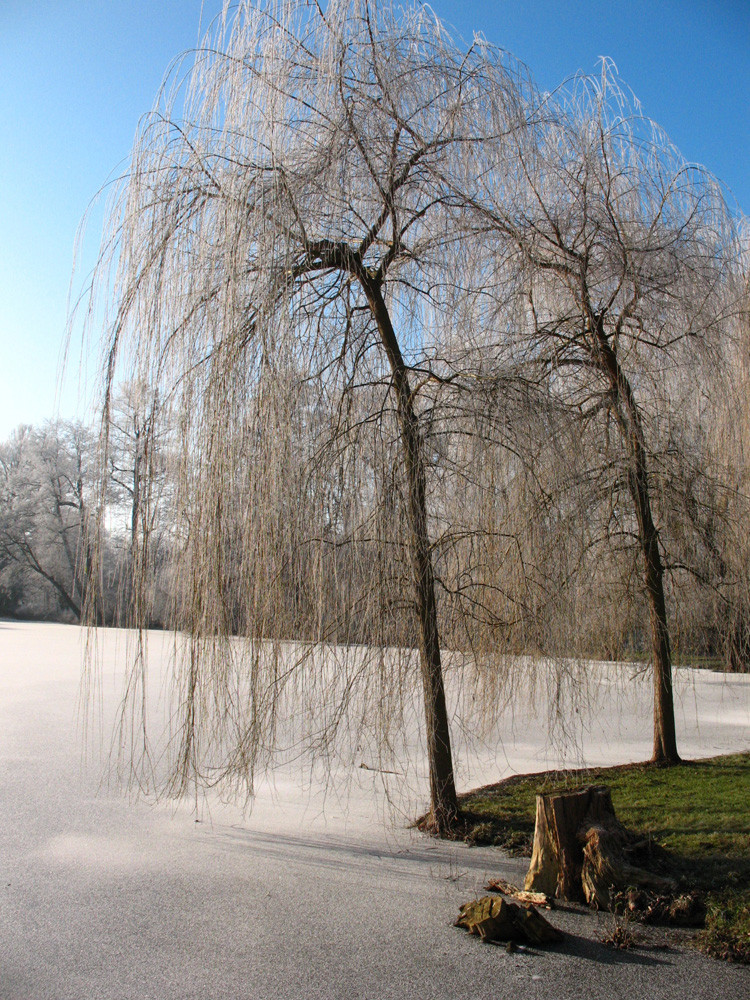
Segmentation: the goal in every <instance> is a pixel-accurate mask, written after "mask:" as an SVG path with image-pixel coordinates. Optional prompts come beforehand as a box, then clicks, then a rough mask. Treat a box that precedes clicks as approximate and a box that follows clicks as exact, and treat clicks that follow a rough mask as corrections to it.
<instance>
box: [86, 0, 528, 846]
mask: <svg viewBox="0 0 750 1000" xmlns="http://www.w3.org/2000/svg"><path fill="white" fill-rule="evenodd" d="M180 102H183V103H182V105H181V104H180ZM532 104H533V88H532V87H531V85H530V84H529V82H528V80H527V79H526V77H525V75H524V73H523V71H522V70H520V69H519V68H518V67H517V66H516V65H515V64H513V63H512V62H511V61H510V60H509V59H508V58H507V57H506V56H504V55H503V54H501V53H500V52H498V51H497V50H494V49H492V48H490V47H489V46H487V45H486V44H484V43H481V42H479V41H478V42H476V43H475V44H474V45H473V46H472V47H471V48H469V49H468V50H460V49H459V48H457V47H456V46H455V45H454V44H453V43H452V41H451V39H450V38H449V36H448V35H447V34H446V33H445V31H444V29H443V28H442V26H441V25H440V23H439V22H438V21H437V20H436V19H435V17H434V15H433V14H432V12H431V11H430V10H429V8H426V7H425V8H421V7H420V8H413V9H412V8H410V9H407V10H406V11H404V12H403V13H401V14H399V15H396V14H394V13H393V12H392V11H391V10H390V9H389V8H388V7H387V6H385V5H379V4H378V5H377V6H375V5H370V4H369V3H366V2H357V3H349V2H345V3H338V2H333V3H331V4H329V6H328V7H327V9H326V10H325V11H324V10H322V9H321V8H320V6H318V5H317V4H310V3H304V2H293V0H290V2H286V3H269V4H266V5H262V6H255V5H253V4H251V3H244V2H243V3H241V4H239V6H238V7H237V9H236V12H235V13H234V14H233V15H232V16H230V7H229V5H228V6H227V7H226V8H225V12H224V18H223V21H222V23H221V24H220V25H219V26H218V28H217V31H216V32H215V34H214V35H213V36H212V37H211V38H209V39H208V40H207V42H206V45H205V47H204V48H203V49H202V50H201V51H200V52H199V53H198V54H197V57H196V58H195V62H194V65H193V66H192V67H191V68H190V69H189V71H188V73H187V78H186V82H184V83H183V82H182V81H181V80H178V83H177V85H176V86H175V89H174V90H173V91H172V92H170V93H169V94H167V95H166V96H165V97H164V99H163V100H162V101H161V103H160V104H159V106H158V107H157V109H156V110H155V111H154V112H153V113H152V114H151V115H150V116H148V117H147V118H146V119H145V120H144V122H143V123H142V126H141V128H140V130H139V133H138V137H137V139H136V143H135V146H134V149H133V155H132V164H131V169H130V172H129V174H128V177H127V181H126V183H125V184H124V186H123V187H122V190H121V192H120V195H119V199H118V200H117V201H116V202H115V204H114V207H113V209H112V212H111V217H110V218H111V231H110V236H109V240H108V242H106V243H105V249H104V251H103V253H102V258H101V260H100V264H99V268H98V273H97V278H96V281H95V287H96V288H98V292H99V294H100V296H103V297H104V298H105V299H106V300H107V301H108V302H109V303H111V308H110V313H109V319H108V324H107V329H108V333H107V339H106V344H105V359H106V360H105V365H104V370H103V388H104V397H103V425H102V439H103V447H104V449H105V452H106V448H107V440H108V437H109V435H110V433H111V427H112V417H111V400H112V396H113V393H114V391H115V387H116V385H117V382H118V378H120V377H121V376H122V373H124V374H125V375H126V377H127V378H133V377H137V378H138V379H139V380H141V381H142V382H143V383H144V384H146V385H148V386H150V387H151V391H152V392H153V394H154V398H158V399H159V400H160V407H161V411H162V413H163V414H164V415H165V416H166V415H168V417H169V420H170V421H171V424H172V426H173V428H178V436H179V440H180V441H181V460H180V468H181V474H180V477H179V485H178V489H177V495H176V497H175V512H176V518H177V520H176V527H175V538H174V544H175V545H176V546H178V547H179V548H180V551H181V560H180V565H181V586H180V588H179V590H178V593H179V602H178V606H177V608H176V624H177V625H178V626H180V627H181V628H183V629H184V630H185V631H186V632H187V633H188V635H189V649H188V651H187V653H186V655H185V656H184V657H183V658H182V660H181V661H180V668H179V673H178V702H179V708H178V716H177V719H176V724H175V725H176V733H177V737H178V748H177V752H176V754H175V757H174V770H173V785H174V787H175V788H177V789H178V790H180V789H184V788H186V787H187V786H188V784H189V783H190V781H192V780H193V778H194V777H195V776H196V775H199V774H200V775H202V776H203V777H205V776H206V774H207V768H208V766H209V764H208V763H207V762H210V766H211V768H212V770H211V775H212V777H215V776H217V775H218V776H228V777H230V778H234V779H236V780H238V781H246V782H247V783H248V784H249V785H250V786H251V785H252V780H253V775H254V774H255V772H256V770H257V768H258V767H259V766H264V765H266V764H268V763H269V762H270V761H271V760H272V759H273V755H274V753H275V749H276V747H277V743H278V742H279V741H282V742H283V740H284V739H287V738H288V734H286V733H284V734H283V735H282V734H280V733H279V732H278V730H277V728H276V723H277V716H278V715H279V714H280V712H281V708H280V706H281V705H282V703H283V701H284V698H285V696H286V694H287V693H288V692H289V691H290V690H291V689H292V688H295V685H296V686H298V687H299V686H301V687H302V688H304V691H303V692H302V696H303V699H304V698H307V699H308V700H309V702H310V703H313V702H319V703H320V704H319V705H318V716H317V717H318V718H319V719H321V720H322V721H321V722H320V723H319V727H318V729H316V730H315V731H314V732H310V733H308V736H309V738H310V740H311V741H313V742H316V743H317V745H319V746H322V745H324V744H325V743H326V740H327V739H328V738H329V737H330V734H331V733H332V732H333V731H334V730H335V729H336V727H337V726H338V725H339V724H340V721H341V719H342V718H343V716H344V714H345V707H346V704H347V703H348V701H349V700H350V699H351V697H352V693H353V692H354V691H355V690H356V691H360V692H361V691H364V692H365V694H366V697H365V703H366V704H367V705H368V706H370V707H372V704H373V703H375V704H376V705H377V706H379V707H378V709H377V714H378V716H379V718H380V720H381V724H382V726H383V729H384V731H385V730H387V729H388V726H389V725H391V724H392V723H393V721H394V720H395V719H397V718H398V717H399V709H398V702H399V698H400V696H401V692H402V691H403V690H404V689H405V688H406V687H407V686H408V685H407V682H406V679H405V674H404V671H407V669H408V667H409V663H410V659H409V657H406V659H404V655H403V654H402V655H400V656H399V655H397V653H396V652H395V651H394V650H390V651H389V649H388V647H389V646H390V647H394V646H398V647H402V648H403V647H407V648H408V647H414V646H416V647H417V648H418V651H419V656H418V661H419V673H420V675H421V680H422V687H423V693H424V709H425V716H426V729H425V732H426V746H427V756H428V761H429V775H430V795H431V817H432V823H433V825H434V828H435V829H436V830H437V831H439V832H444V831H446V830H447V829H449V828H450V827H451V825H452V824H453V823H454V821H455V819H456V816H457V812H458V807H457V800H456V791H455V784H454V775H453V761H452V754H451V744H450V734H449V723H448V712H447V709H446V701H445V691H444V681H443V668H442V664H441V653H440V637H439V627H438V626H439V614H438V603H437V598H436V583H435V573H434V551H435V549H434V547H433V540H432V537H431V534H432V533H434V532H437V531H439V516H438V513H437V512H436V511H433V510H432V509H431V502H432V499H433V498H434V497H435V496H437V491H438V484H439V482H440V475H441V474H442V473H441V472H440V470H439V469H438V472H436V471H435V469H436V467H439V464H440V462H439V459H440V449H439V447H438V442H439V440H440V435H439V434H437V433H435V432H434V427H433V424H432V421H433V419H434V418H437V417H440V414H441V412H442V414H443V416H444V415H445V412H446V411H445V409H443V411H441V410H440V407H439V406H437V405H436V403H435V394H436V392H437V389H438V388H440V387H446V389H450V388H451V387H453V386H454V385H457V384H458V383H459V382H460V383H461V384H463V385H464V387H466V386H467V385H468V386H472V385H473V384H474V383H473V382H472V377H473V375H471V373H468V369H469V367H470V365H471V364H473V363H474V362H475V361H476V356H475V353H476V352H474V355H473V354H472V351H471V350H470V349H468V348H467V349H466V350H464V351H463V352H459V354H458V355H457V354H456V352H455V350H454V348H455V343H456V331H457V330H458V329H459V328H460V325H461V321H462V315H461V302H462V301H463V298H464V291H463V284H462V281H461V270H462V265H463V263H464V261H463V257H464V255H465V252H466V244H465V243H462V244H461V245H460V246H459V243H458V237H457V233H456V230H455V214H456V211H457V210H460V209H461V207H462V203H460V202H459V201H457V200H456V197H455V185H451V184H448V183H446V180H445V178H446V177H453V176H454V175H455V176H459V175H460V176H466V174H467V172H469V171H470V166H469V164H470V162H471V161H472V158H473V157H474V156H475V154H476V151H477V149H479V148H481V146H482V144H483V143H486V142H490V141H491V142H492V144H493V149H495V150H496V151H498V150H502V148H503V140H504V137H506V136H508V135H512V134H513V133H514V132H516V131H518V130H523V129H525V128H526V123H527V119H528V116H529V114H530V113H531V112H530V109H531V107H532ZM95 311H96V310H95V307H94V306H93V305H92V315H93V314H94V313H95ZM449 348H450V349H451V350H452V353H451V354H450V356H448V357H446V356H445V354H444V350H446V349H449ZM474 374H476V373H474ZM480 374H481V373H480ZM490 375H491V379H490V381H491V382H492V384H493V385H494V386H495V395H496V396H497V395H498V392H497V387H498V386H500V385H501V382H502V380H501V379H500V376H499V374H498V369H497V366H496V368H495V369H493V371H492V372H491V373H490ZM485 381H486V380H485ZM522 396H523V394H520V395H518V396H517V402H518V405H527V403H526V404H524V403H523V400H522ZM149 426H152V427H153V430H149V433H157V422H152V425H149ZM441 426H443V427H445V426H446V423H445V420H444V419H442V420H441ZM475 429H476V428H475ZM449 436H450V435H449ZM446 447H447V448H448V450H449V451H450V450H451V448H454V446H453V445H452V444H450V443H448V444H447V445H446ZM105 464H106V463H105ZM443 471H444V474H445V475H448V474H449V471H448V469H445V470H443ZM454 493H455V488H454ZM139 503H140V504H141V506H142V507H143V509H144V511H146V515H145V516H143V517H141V518H138V519H137V521H138V524H139V526H140V527H139V532H140V534H139V537H140V540H141V544H140V548H141V552H142V554H143V557H142V559H141V560H140V561H139V560H137V559H136V560H134V565H135V566H136V567H138V566H141V567H142V566H143V565H144V564H145V562H146V561H147V556H148V551H149V546H148V537H147V536H148V524H149V517H148V515H147V511H148V504H149V494H148V483H144V484H143V489H142V490H141V495H140V497H139ZM145 580H147V574H145V573H144V572H137V573H136V578H135V580H134V589H135V591H136V595H137V597H136V601H141V602H143V601H147V600H148V593H147V592H146V591H147V588H146V585H145V583H144V581H145ZM138 595H139V596H138ZM142 620H143V619H142ZM236 635H241V636H244V637H247V638H248V639H249V645H248V644H246V643H242V644H239V645H238V644H236V643H234V642H233V640H232V637H233V636H236ZM290 640H295V642H294V643H293V644H290ZM301 640H302V641H301ZM354 642H356V643H359V644H360V646H359V648H358V649H357V650H356V651H354V652H352V653H351V654H349V655H348V656H344V655H343V654H335V655H334V653H333V652H332V650H335V649H336V648H338V649H339V650H340V649H341V648H342V647H347V646H349V647H351V644H352V643H354ZM325 650H328V654H327V658H326V654H325V652H324V651H325ZM141 667H142V661H141V660H137V662H136V664H135V665H134V666H133V670H138V669H141ZM141 686H142V685H141V684H140V682H138V679H137V678H134V679H133V681H132V682H131V683H130V685H129V688H128V690H129V691H130V692H136V691H138V690H140V688H141ZM298 695H299V691H298ZM133 700H134V701H135V698H134V699H133ZM320 706H327V707H322V708H321V707H320ZM126 707H127V706H126ZM130 708H132V709H134V710H135V714H136V716H137V715H138V707H137V705H135V704H131V705H130ZM386 742H387V739H386Z"/></svg>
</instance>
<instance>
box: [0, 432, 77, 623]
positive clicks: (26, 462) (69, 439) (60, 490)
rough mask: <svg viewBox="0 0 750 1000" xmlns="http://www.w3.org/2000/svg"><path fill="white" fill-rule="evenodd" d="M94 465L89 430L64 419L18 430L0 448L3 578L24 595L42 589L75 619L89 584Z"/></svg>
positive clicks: (0, 547)
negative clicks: (90, 496) (49, 593)
mask: <svg viewBox="0 0 750 1000" xmlns="http://www.w3.org/2000/svg"><path fill="white" fill-rule="evenodd" d="M92 460H93V443H92V439H91V435H90V434H89V432H88V431H87V430H86V429H85V428H84V427H83V426H82V425H80V424H76V423H68V422H64V421H60V422H57V423H49V424H46V425H44V426H43V427H42V428H31V427H21V428H20V429H19V430H18V431H16V432H15V434H14V435H13V436H12V437H11V439H10V440H9V441H8V442H6V443H5V444H4V445H2V447H0V557H2V559H3V561H4V563H5V567H4V569H3V574H4V576H5V577H6V579H8V580H10V581H12V582H14V583H15V585H16V587H19V586H20V588H21V590H22V591H23V590H26V591H28V590H29V589H32V590H33V589H34V587H35V585H36V586H37V587H38V585H39V584H40V583H41V584H42V587H43V590H46V591H47V592H50V591H51V592H52V593H53V594H54V596H55V598H56V600H57V601H58V602H59V605H60V607H61V608H63V609H65V611H67V612H68V613H72V614H73V615H74V616H75V618H76V619H80V617H81V613H82V608H83V604H84V602H85V600H86V594H87V591H88V587H89V584H90V572H91V545H90V536H89V532H88V516H89V510H88V499H89V489H90V487H91V485H92V474H93V470H92ZM31 604H32V607H31V610H34V607H33V602H31Z"/></svg>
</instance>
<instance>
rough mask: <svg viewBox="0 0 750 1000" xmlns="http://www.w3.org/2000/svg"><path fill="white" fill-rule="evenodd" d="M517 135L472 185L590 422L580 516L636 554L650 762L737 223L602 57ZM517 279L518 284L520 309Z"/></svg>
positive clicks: (559, 383)
mask: <svg viewBox="0 0 750 1000" xmlns="http://www.w3.org/2000/svg"><path fill="white" fill-rule="evenodd" d="M513 141H514V142H516V143H517V148H516V150H515V153H514V154H511V160H512V162H513V163H514V164H515V167H514V168H513V169H509V166H508V163H509V159H508V151H507V146H508V144H507V142H506V143H505V144H504V149H503V155H500V154H499V153H496V152H494V151H492V149H491V146H490V145H489V144H488V145H487V146H485V147H484V149H483V154H484V157H485V158H486V160H485V161H484V162H483V164H482V166H483V169H482V168H480V172H479V175H478V176H479V180H478V182H477V183H476V184H475V185H474V188H473V190H472V188H471V187H470V185H469V184H468V183H467V180H468V179H466V180H464V181H463V182H462V185H461V189H462V191H463V192H464V193H467V192H469V191H472V194H471V197H470V198H467V199H466V202H465V204H466V205H467V206H469V207H470V208H471V209H472V211H473V213H474V220H475V221H474V227H475V228H474V233H475V238H476V239H478V240H480V241H482V243H483V245H484V247H485V255H486V257H487V258H488V259H494V260H495V261H496V265H495V266H496V270H497V280H496V283H497V284H498V285H499V286H500V287H502V288H503V292H502V293H501V295H500V296H499V297H498V308H497V310H496V315H495V320H494V322H495V327H496V329H497V330H498V331H499V333H498V335H499V336H501V337H504V338H506V339H509V340H510V341H511V342H513V343H514V344H515V357H516V359H517V362H518V370H519V371H524V372H526V377H527V378H528V380H529V381H530V382H532V383H533V384H535V385H537V386H540V387H541V386H542V385H543V386H544V387H545V393H546V395H547V396H548V397H549V398H550V399H552V400H555V401H556V403H557V404H558V407H559V412H560V413H561V414H567V419H568V420H569V421H571V422H572V424H573V426H575V427H576V428H577V434H578V437H579V440H580V447H579V448H577V449H573V450H572V451H571V452H570V453H569V455H570V456H571V457H575V456H577V455H581V454H584V460H583V461H582V462H581V463H580V464H579V465H578V470H577V472H576V476H575V478H576V480H577V481H578V482H579V483H580V484H582V485H583V486H588V489H585V490H584V491H583V492H582V493H581V496H582V497H588V501H587V502H588V511H587V512H586V513H584V512H583V511H582V510H581V508H579V511H580V513H579V516H581V517H582V522H583V523H588V525H589V526H590V527H592V526H593V528H594V535H595V534H596V533H597V527H596V522H597V520H598V531H600V532H601V537H602V538H603V540H605V541H606V542H607V545H608V548H609V549H610V551H611V550H612V549H616V548H620V549H621V550H622V551H624V552H627V551H628V550H629V551H630V552H631V553H633V554H634V555H637V557H638V560H639V562H640V571H639V574H638V575H639V576H640V581H641V593H642V595H643V599H644V600H645V605H646V607H647V609H648V614H649V618H650V631H651V662H652V664H653V671H654V744H653V759H654V761H656V762H674V761H677V760H679V757H678V752H677V743H676V735H675V719H674V702H673V694H672V663H671V649H670V630H669V623H668V608H667V591H666V586H665V554H666V558H667V562H669V552H668V548H669V541H670V539H669V537H668V531H667V529H668V526H669V521H670V512H672V511H674V510H675V488H676V487H677V486H678V485H679V484H680V483H684V475H683V473H684V469H680V468H679V465H680V459H683V460H684V459H685V457H686V453H685V451H683V450H681V449H680V447H679V442H680V428H684V427H685V425H686V423H687V422H689V420H690V414H691V413H692V414H694V413H695V407H694V406H691V405H690V403H691V399H694V397H695V394H696V392H697V391H700V392H701V393H704V394H706V395H707V396H710V395H712V394H713V395H717V394H718V395H719V396H721V395H722V393H723V391H724V389H725V385H724V384H723V383H722V376H723V374H724V373H723V370H722V369H723V367H724V364H725V362H726V359H727V358H728V357H730V355H731V353H732V349H731V342H732V341H733V339H734V338H735V335H736V332H737V331H736V318H737V315H738V309H739V303H740V301H741V281H740V280H739V279H740V277H741V269H740V268H739V267H738V263H739V242H738V239H737V233H736V226H735V221H734V219H733V218H732V216H731V214H730V212H729V211H728V209H727V206H726V203H725V200H724V198H723V196H722V193H721V190H720V188H719V186H718V185H717V184H716V182H715V181H714V180H713V179H712V178H711V177H710V176H708V175H707V174H706V173H705V172H703V171H702V170H700V169H697V168H693V167H690V166H688V165H687V164H685V162H684V161H683V160H682V159H681V157H680V156H679V155H678V154H677V153H676V152H675V150H674V149H673V148H672V147H671V146H670V144H669V143H668V141H667V140H666V138H665V137H664V135H663V134H662V133H661V132H660V130H659V129H658V128H657V127H656V126H654V125H653V123H651V122H649V121H646V120H644V119H643V118H642V117H641V116H640V115H639V113H638V109H637V108H635V107H633V105H632V104H630V103H628V101H627V99H626V97H625V95H624V93H623V91H622V89H621V88H620V87H619V85H618V83H617V81H616V79H614V77H613V75H612V74H611V72H610V69H609V67H608V66H607V65H606V64H604V66H603V72H602V77H601V79H600V80H598V81H597V80H592V79H588V78H586V79H576V80H575V81H573V83H572V85H571V86H570V87H568V88H563V89H561V90H560V91H559V92H558V93H557V94H556V95H555V96H554V99H553V98H550V102H549V107H548V113H547V114H546V115H545V116H544V118H539V119H538V120H537V121H536V122H535V123H534V124H533V127H530V128H529V129H528V130H526V131H525V132H516V133H514V135H513ZM496 164H500V165H501V172H500V174H499V175H498V173H497V170H496ZM465 218H468V215H467V216H466V217H465ZM508 275H513V276H514V280H515V286H516V288H517V289H518V295H517V297H516V300H515V303H514V308H513V309H512V310H510V311H509V309H508V299H507V292H506V291H505V289H506V288H507V282H508ZM699 387H700V388H699ZM570 467H571V470H574V469H575V462H574V463H572V464H571V466H570ZM581 473H583V475H584V477H585V478H584V479H582V478H581ZM672 520H674V519H672ZM665 546H666V548H665Z"/></svg>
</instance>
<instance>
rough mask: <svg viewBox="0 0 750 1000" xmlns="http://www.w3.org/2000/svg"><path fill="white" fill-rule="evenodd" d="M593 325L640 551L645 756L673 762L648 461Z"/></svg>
mask: <svg viewBox="0 0 750 1000" xmlns="http://www.w3.org/2000/svg"><path fill="white" fill-rule="evenodd" d="M594 326H595V331H596V344H597V348H598V351H597V353H596V354H595V359H598V363H599V364H600V366H601V367H602V368H603V369H604V372H605V373H606V375H607V377H608V378H609V382H610V385H611V386H612V390H613V392H614V394H615V400H616V403H617V404H618V405H617V406H616V407H615V412H616V415H617V421H618V425H619V427H620V430H621V433H622V435H623V437H624V439H625V444H626V447H627V450H628V457H629V468H628V488H629V490H630V495H631V497H632V500H633V506H634V507H635V514H636V519H637V521H638V541H639V543H640V547H641V554H642V557H643V580H644V583H645V586H646V598H647V600H648V606H649V617H650V622H651V655H652V658H653V673H654V749H653V755H652V757H651V759H652V761H653V762H654V763H655V764H678V763H679V762H680V755H679V754H678V752H677V734H676V728H675V718H674V696H673V692H672V653H671V650H670V646H669V629H668V628H667V606H666V599H665V596H664V567H663V566H662V561H661V553H660V551H659V532H658V531H657V529H656V525H655V524H654V519H653V516H652V512H651V497H650V490H649V477H648V462H647V459H646V446H645V439H644V435H643V428H642V426H641V417H640V411H639V409H638V404H637V403H636V399H635V396H634V394H633V390H632V387H631V385H630V382H629V381H628V379H627V377H626V375H625V373H624V371H623V370H622V368H621V366H620V362H619V360H618V358H617V355H616V353H615V351H614V349H613V347H612V345H611V344H610V343H609V340H608V339H607V336H606V334H605V332H604V329H603V323H602V318H601V317H598V318H596V319H595V320H594ZM621 407H622V409H621ZM623 409H624V412H623Z"/></svg>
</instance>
